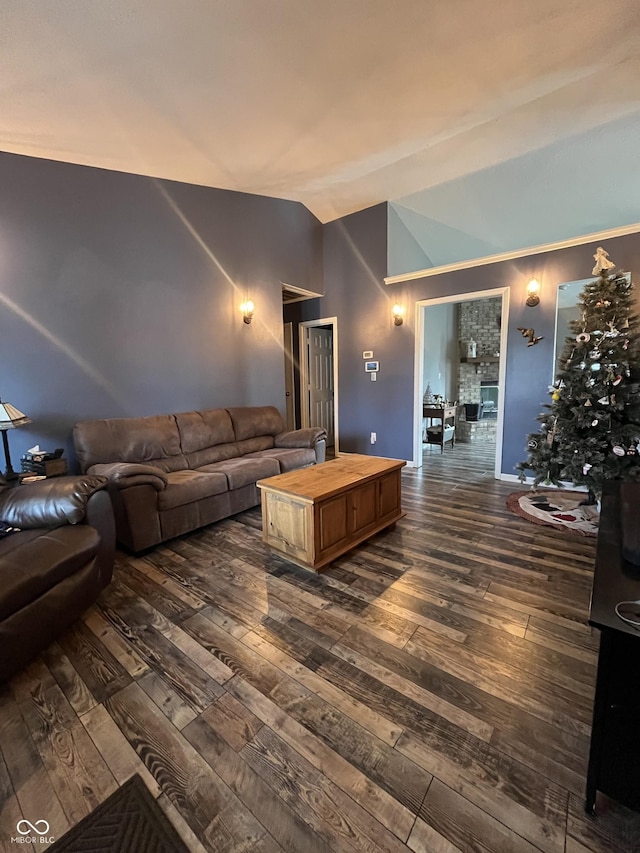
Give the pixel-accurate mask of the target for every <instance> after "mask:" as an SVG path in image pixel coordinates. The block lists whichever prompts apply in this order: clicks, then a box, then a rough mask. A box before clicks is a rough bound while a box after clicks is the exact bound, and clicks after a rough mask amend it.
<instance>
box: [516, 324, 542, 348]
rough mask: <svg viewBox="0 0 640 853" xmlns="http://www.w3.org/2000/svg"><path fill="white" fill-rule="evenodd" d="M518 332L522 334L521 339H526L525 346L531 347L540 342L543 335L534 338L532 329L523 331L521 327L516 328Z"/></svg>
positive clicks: (534, 334)
mask: <svg viewBox="0 0 640 853" xmlns="http://www.w3.org/2000/svg"><path fill="white" fill-rule="evenodd" d="M518 331H519V332H521V333H522V337H523V338H527V346H528V347H532V346H534V345H535V344H537V343H538V341H541V340H542V339H543V337H544V335H539V336H538V337H536V333H535V331H534V330H533V329H525V328H524V327H523V326H518Z"/></svg>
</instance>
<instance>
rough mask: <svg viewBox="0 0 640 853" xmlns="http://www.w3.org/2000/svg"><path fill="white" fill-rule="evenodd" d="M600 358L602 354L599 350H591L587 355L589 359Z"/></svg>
mask: <svg viewBox="0 0 640 853" xmlns="http://www.w3.org/2000/svg"><path fill="white" fill-rule="evenodd" d="M601 356H602V353H601V352H600V350H599V349H592V350H591V352H590V353H589V358H596V359H597V358H601Z"/></svg>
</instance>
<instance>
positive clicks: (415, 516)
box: [0, 444, 640, 853]
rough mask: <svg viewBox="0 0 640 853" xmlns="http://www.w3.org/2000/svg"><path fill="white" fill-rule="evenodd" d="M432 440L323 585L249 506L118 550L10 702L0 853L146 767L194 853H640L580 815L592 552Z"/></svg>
mask: <svg viewBox="0 0 640 853" xmlns="http://www.w3.org/2000/svg"><path fill="white" fill-rule="evenodd" d="M436 450H437V452H432V451H428V452H426V453H425V466H424V468H423V469H422V470H421V471H416V470H408V469H405V472H404V473H403V506H404V509H405V511H406V515H405V517H404V518H403V519H402V520H401V521H400V522H399V523H398V524H397V525H396V527H395V528H394V529H393V530H389V531H387V532H385V533H382V534H379V535H378V536H376V537H375V538H374V539H372V540H371V541H369V542H368V543H366V544H365V545H362V546H360V547H358V548H357V549H355V550H354V551H352V552H350V553H349V554H347V555H345V556H344V557H343V558H341V559H340V560H338V561H337V562H336V563H335V564H334V565H333V566H332V567H331V568H330V569H329V570H327V571H325V572H324V573H322V574H321V575H314V574H312V573H309V572H306V571H304V570H302V569H298V568H296V567H295V566H292V565H291V564H289V563H287V562H286V561H284V560H282V559H280V558H279V557H276V556H274V555H273V554H271V553H269V551H268V550H267V549H266V548H265V547H264V546H263V544H262V541H261V532H260V512H259V510H258V509H256V510H251V511H249V512H245V513H242V514H241V515H239V516H237V517H235V518H233V519H229V520H227V521H224V522H222V523H220V524H216V525H212V526H210V527H208V528H206V529H204V530H202V531H199V532H197V533H195V534H193V535H190V536H185V537H183V538H181V539H178V540H175V541H172V542H170V543H168V544H167V545H166V546H165V547H160V548H157V549H156V550H155V551H153V552H151V553H150V554H148V555H146V556H144V557H142V558H133V557H130V556H127V555H125V554H123V553H120V554H119V555H118V558H117V565H116V569H115V576H114V581H113V583H112V584H111V586H110V587H109V588H108V589H107V590H105V592H104V593H103V595H102V597H101V598H100V600H99V602H98V604H97V605H96V606H94V607H93V608H92V609H91V610H90V611H89V612H88V613H87V614H86V615H85V617H84V619H83V620H82V621H81V622H80V623H79V624H77V626H76V627H74V628H73V629H72V630H71V631H69V632H68V633H66V634H65V635H64V636H62V637H61V638H60V639H59V641H58V642H56V643H54V644H53V645H52V646H51V647H50V648H49V649H48V650H47V651H46V653H45V654H43V655H42V656H41V657H40V658H38V659H37V660H36V661H35V662H34V663H33V664H32V665H31V666H30V667H29V668H28V669H27V670H26V671H25V672H24V673H22V674H20V675H19V676H17V677H16V678H14V679H13V680H12V681H11V682H10V683H9V684H8V685H4V686H3V687H2V688H1V690H0V748H1V750H2V760H1V761H0V784H1V791H2V803H3V805H2V813H1V816H0V847H1V849H3V850H5V851H9V850H11V851H15V849H16V844H15V843H13V842H11V837H12V836H14V837H15V835H16V831H15V828H16V823H17V822H18V820H20V819H21V818H25V819H27V820H29V821H31V822H32V823H35V822H36V821H38V820H42V819H44V820H46V821H48V823H49V824H50V835H51V836H54V837H56V838H59V837H60V836H62V835H63V833H64V832H65V831H66V830H67V829H68V828H69V827H70V826H72V825H73V824H75V823H76V822H77V821H79V820H80V819H81V818H82V817H83V816H84V815H86V814H88V813H89V812H90V811H91V810H92V809H93V808H95V806H96V805H97V804H98V803H100V802H101V801H103V800H104V799H105V798H106V797H107V796H108V795H109V794H110V793H111V792H112V791H114V790H115V789H116V788H117V787H118V786H119V785H122V784H123V783H124V782H125V781H126V780H127V779H128V778H129V777H130V776H131V775H132V774H133V773H140V774H141V775H142V777H143V778H144V780H145V782H146V784H147V786H148V787H149V789H150V790H151V792H152V793H153V794H154V796H156V797H157V798H158V801H159V803H160V805H161V806H162V808H163V809H164V810H165V812H166V813H167V815H168V817H169V818H170V820H171V821H172V823H173V824H174V826H175V827H176V829H177V830H178V832H179V833H180V834H181V835H182V836H183V838H184V839H185V841H186V842H187V845H188V846H189V848H190V849H191V850H193V851H202V850H210V851H259V852H260V853H267V851H280V850H286V851H292V853H311V851H322V850H324V851H371V853H374V851H375V853H377V851H401V850H407V849H410V850H413V851H419V853H454V851H474V853H475V851H487V853H489V852H490V853H525V851H528V853H533V851H537V850H541V851H546V853H587V851H590V852H591V853H611V851H615V852H616V853H618V851H620V852H621V853H627V852H628V853H631V851H638V850H640V814H636V813H633V812H630V811H628V810H627V809H625V808H623V807H621V806H620V805H617V804H616V803H613V802H611V801H607V800H605V799H604V798H602V799H599V800H598V816H597V818H595V819H593V818H589V817H587V816H586V815H585V813H584V809H583V798H584V780H585V768H586V761H587V752H588V744H589V732H590V723H591V710H592V701H593V690H594V678H595V663H596V654H597V646H598V636H597V632H593V631H591V630H590V628H589V627H588V625H587V613H588V606H589V592H590V584H591V573H592V564H593V559H594V547H595V541H594V540H591V539H587V538H583V537H577V536H570V535H567V534H563V533H560V532H556V531H555V530H553V529H551V528H548V527H541V526H536V525H533V524H530V523H529V522H527V521H525V520H523V519H521V518H518V517H517V516H515V515H513V514H512V513H510V512H509V511H508V510H507V509H506V506H505V498H506V497H507V495H508V494H509V493H510V492H512V491H515V490H516V489H517V488H518V487H517V486H515V485H512V484H505V483H499V482H496V481H495V480H494V479H493V476H492V469H493V457H492V449H491V448H485V449H484V450H483V449H481V448H477V447H476V446H474V447H473V452H472V450H471V448H470V446H469V445H464V444H457V445H456V446H455V448H453V449H452V448H450V447H447V449H446V450H445V452H444V453H443V454H440V452H439V449H436ZM37 847H38V849H44V847H46V844H39V845H37ZM141 853H144V851H141Z"/></svg>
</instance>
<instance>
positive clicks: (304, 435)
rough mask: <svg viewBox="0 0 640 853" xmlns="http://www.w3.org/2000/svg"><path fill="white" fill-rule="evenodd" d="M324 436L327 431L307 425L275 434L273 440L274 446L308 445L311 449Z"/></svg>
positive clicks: (324, 437)
mask: <svg viewBox="0 0 640 853" xmlns="http://www.w3.org/2000/svg"><path fill="white" fill-rule="evenodd" d="M326 437H327V431H326V430H325V429H323V428H322V427H309V428H308V429H292V430H290V431H289V432H281V433H279V434H278V435H276V437H275V439H274V441H275V446H276V447H309V448H311V449H312V450H313V448H314V447H315V446H316V444H317V443H318V442H319V441H320V440H322V439H326Z"/></svg>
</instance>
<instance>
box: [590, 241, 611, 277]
mask: <svg viewBox="0 0 640 853" xmlns="http://www.w3.org/2000/svg"><path fill="white" fill-rule="evenodd" d="M608 258H609V253H608V252H605V250H604V249H603V248H602V246H598V248H597V249H596V253H595V255H594V256H593V259H594V261H595V262H596V265H595V267H594V268H593V270H592V271H591V275H600V274H601V273H603V272H605V271H606V270H611V269H613V268H614V267H615V264H614V263H613V261H610V260H608ZM603 277H604V276H603Z"/></svg>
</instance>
